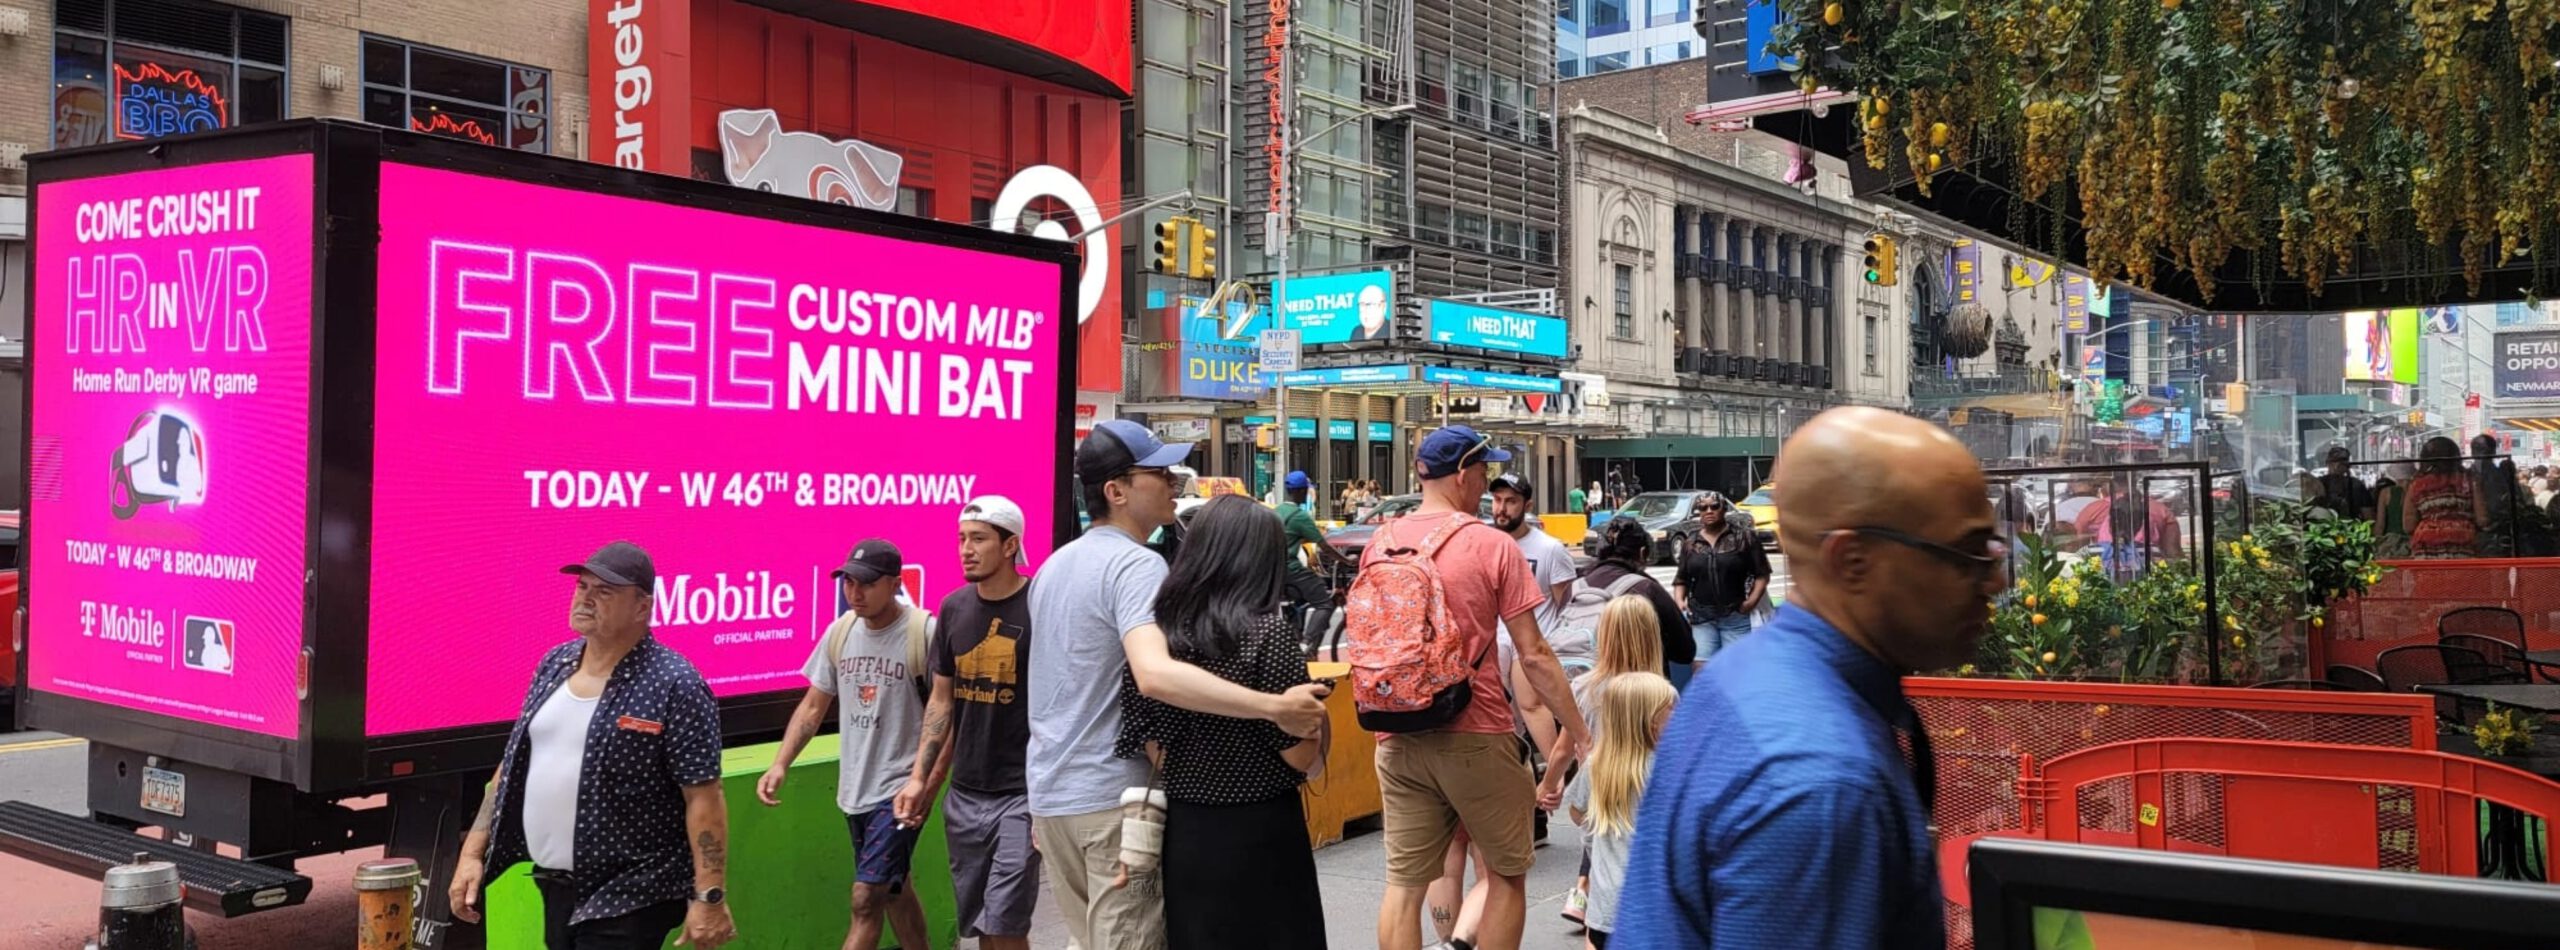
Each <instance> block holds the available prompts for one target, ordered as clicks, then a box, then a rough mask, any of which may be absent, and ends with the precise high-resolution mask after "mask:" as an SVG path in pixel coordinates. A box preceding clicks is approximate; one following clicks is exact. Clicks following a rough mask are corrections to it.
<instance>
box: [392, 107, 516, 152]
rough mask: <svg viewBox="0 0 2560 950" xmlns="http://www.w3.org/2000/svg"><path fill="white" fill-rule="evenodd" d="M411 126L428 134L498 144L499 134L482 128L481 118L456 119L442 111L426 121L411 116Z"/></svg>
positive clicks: (484, 143)
mask: <svg viewBox="0 0 2560 950" xmlns="http://www.w3.org/2000/svg"><path fill="white" fill-rule="evenodd" d="M409 128H411V129H413V130H415V131H419V132H424V133H427V134H428V135H444V136H451V137H454V138H465V139H470V140H472V141H474V142H478V143H480V144H482V145H496V144H498V136H497V135H496V134H494V133H491V132H490V131H489V130H487V129H483V128H481V127H480V120H478V119H455V118H454V117H453V116H451V115H448V114H445V113H442V112H438V113H436V114H435V115H434V116H433V117H431V118H429V119H428V120H427V121H424V122H420V121H418V117H417V116H410V117H409Z"/></svg>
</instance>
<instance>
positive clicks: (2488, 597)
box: [2309, 558, 2560, 677]
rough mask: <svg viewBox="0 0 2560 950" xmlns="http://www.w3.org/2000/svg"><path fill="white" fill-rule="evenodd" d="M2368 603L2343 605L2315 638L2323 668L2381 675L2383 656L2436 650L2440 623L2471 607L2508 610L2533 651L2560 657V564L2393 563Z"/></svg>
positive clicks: (2316, 668) (2552, 561) (2506, 561)
mask: <svg viewBox="0 0 2560 950" xmlns="http://www.w3.org/2000/svg"><path fill="white" fill-rule="evenodd" d="M2388 566H2389V567H2390V569H2391V570H2390V571H2389V572H2388V573H2386V574H2384V575H2383V576H2382V580H2381V582H2380V583H2377V584H2375V585H2373V589H2372V590H2369V591H2366V592H2365V594H2364V596H2362V597H2358V598H2355V599H2352V600H2348V601H2345V602H2343V603H2341V604H2339V605H2338V609H2337V611H2336V616H2335V617H2334V618H2332V621H2331V622H2330V623H2329V625H2328V627H2327V628H2326V629H2325V630H2324V631H2323V632H2324V634H2325V636H2323V637H2318V638H2314V641H2313V642H2314V643H2315V644H2316V648H2315V651H2314V654H2313V661H2314V663H2315V664H2317V665H2315V666H2314V667H2313V668H2312V670H2311V672H2310V674H2309V675H2311V676H2313V677H2318V676H2319V675H2321V670H2323V669H2325V668H2326V664H2331V663H2342V664H2346V665H2348V666H2357V667H2362V668H2364V669H2368V670H2370V669H2373V658H2374V657H2376V656H2378V655H2380V654H2381V653H2382V651H2384V650H2388V649H2390V648H2392V647H2396V646H2404V645H2407V644H2412V643H2434V642H2436V620H2437V618H2440V617H2443V616H2444V615H2445V614H2446V613H2447V612H2450V611H2454V610H2459V609H2461V608H2464V607H2505V608H2507V609H2509V610H2513V611H2515V612H2516V613H2517V614H2519V615H2522V616H2523V617H2524V626H2525V639H2526V643H2525V644H2524V648H2525V649H2527V650H2553V649H2560V633H2556V632H2555V631H2560V558H2502V559H2488V558H2471V559H2463V560H2446V561H2392V562H2389V564H2388Z"/></svg>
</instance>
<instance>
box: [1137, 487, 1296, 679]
mask: <svg viewBox="0 0 2560 950" xmlns="http://www.w3.org/2000/svg"><path fill="white" fill-rule="evenodd" d="M1196 511H1197V512H1198V513H1197V514H1195V515H1193V516H1192V519H1191V529H1190V531H1189V532H1187V533H1186V534H1185V536H1184V537H1183V539H1182V553H1181V554H1179V555H1176V556H1175V557H1174V559H1173V569H1172V571H1171V573H1169V574H1168V575H1167V576H1166V577H1165V579H1164V588H1163V589H1162V590H1159V591H1157V592H1156V625H1157V626H1159V627H1162V628H1164V636H1165V641H1166V642H1167V643H1168V644H1170V645H1171V646H1172V647H1173V653H1174V655H1176V656H1185V657H1197V658H1199V659H1204V660H1216V659H1223V658H1225V657H1226V656H1228V655H1230V654H1233V653H1235V652H1236V651H1237V650H1238V649H1239V647H1240V646H1241V645H1242V644H1243V643H1244V642H1245V639H1246V638H1247V637H1248V636H1250V635H1251V634H1252V632H1253V629H1254V625H1255V624H1256V623H1257V622H1259V621H1260V620H1261V619H1262V618H1263V617H1266V616H1268V615H1270V614H1271V613H1272V612H1273V611H1276V610H1279V609H1280V597H1281V591H1282V590H1283V589H1284V587H1283V584H1284V581H1285V580H1286V578H1287V574H1286V573H1285V572H1286V570H1287V568H1288V560H1287V556H1286V554H1285V553H1284V552H1283V548H1284V546H1285V545H1286V544H1287V542H1288V535H1287V533H1286V532H1285V531H1283V530H1282V529H1281V527H1280V516H1279V515H1276V514H1273V513H1272V512H1271V510H1270V509H1268V508H1264V507H1262V506H1261V505H1259V504H1256V503H1254V502H1253V501H1251V500H1249V499H1246V498H1244V497H1242V496H1238V495H1221V496H1219V497H1216V498H1212V499H1210V500H1209V503H1208V504H1205V505H1202V506H1200V507H1199V508H1198V509H1196Z"/></svg>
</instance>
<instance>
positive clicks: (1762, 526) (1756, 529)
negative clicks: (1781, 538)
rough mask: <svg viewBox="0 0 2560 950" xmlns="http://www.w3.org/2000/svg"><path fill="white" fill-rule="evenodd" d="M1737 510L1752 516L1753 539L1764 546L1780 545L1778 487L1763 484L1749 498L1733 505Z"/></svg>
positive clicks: (1766, 483)
mask: <svg viewBox="0 0 2560 950" xmlns="http://www.w3.org/2000/svg"><path fill="white" fill-rule="evenodd" d="M1733 507H1734V509H1735V510H1737V511H1740V512H1742V513H1743V514H1746V515H1750V516H1751V534H1752V537H1753V538H1754V539H1755V540H1757V541H1759V542H1760V543H1762V544H1776V543H1778V486H1777V485H1775V484H1773V483H1769V482H1762V483H1761V484H1760V487H1758V488H1755V489H1752V490H1751V494H1750V496H1749V497H1746V498H1744V499H1742V500H1741V501H1737V502H1734V503H1733Z"/></svg>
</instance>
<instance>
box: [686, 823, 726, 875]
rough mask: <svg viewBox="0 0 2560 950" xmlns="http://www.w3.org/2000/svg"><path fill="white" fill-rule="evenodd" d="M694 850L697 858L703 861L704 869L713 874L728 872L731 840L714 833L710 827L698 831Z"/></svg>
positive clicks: (694, 840)
mask: <svg viewBox="0 0 2560 950" xmlns="http://www.w3.org/2000/svg"><path fill="white" fill-rule="evenodd" d="M693 852H694V854H695V856H696V857H695V860H697V861H699V862H701V869H702V870H703V871H707V872H709V873H712V874H727V873H728V871H729V842H728V841H727V840H725V839H723V838H722V837H721V836H720V835H718V834H714V833H713V832H712V831H711V830H710V829H708V828H705V829H703V830H702V831H700V832H697V833H696V834H695V835H694V836H693Z"/></svg>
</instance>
